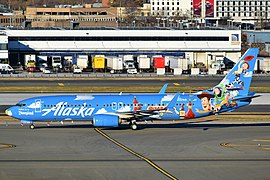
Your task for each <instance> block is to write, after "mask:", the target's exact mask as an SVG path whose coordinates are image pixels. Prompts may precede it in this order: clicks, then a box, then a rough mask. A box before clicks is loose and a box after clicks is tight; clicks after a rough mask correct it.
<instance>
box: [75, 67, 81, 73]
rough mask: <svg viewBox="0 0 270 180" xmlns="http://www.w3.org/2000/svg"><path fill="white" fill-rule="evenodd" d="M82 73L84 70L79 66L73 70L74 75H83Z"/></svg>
mask: <svg viewBox="0 0 270 180" xmlns="http://www.w3.org/2000/svg"><path fill="white" fill-rule="evenodd" d="M81 73H82V70H81V69H80V68H79V67H78V66H76V67H74V68H73V74H81Z"/></svg>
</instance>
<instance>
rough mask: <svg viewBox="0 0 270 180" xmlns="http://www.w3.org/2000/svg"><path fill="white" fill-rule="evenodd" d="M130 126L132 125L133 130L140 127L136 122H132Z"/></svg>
mask: <svg viewBox="0 0 270 180" xmlns="http://www.w3.org/2000/svg"><path fill="white" fill-rule="evenodd" d="M130 127H131V129H132V130H137V129H138V126H137V124H136V123H133V124H131V126H130Z"/></svg>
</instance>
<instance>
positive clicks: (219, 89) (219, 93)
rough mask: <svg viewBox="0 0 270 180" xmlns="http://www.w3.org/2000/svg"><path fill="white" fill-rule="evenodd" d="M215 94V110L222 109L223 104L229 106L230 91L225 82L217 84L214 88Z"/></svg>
mask: <svg viewBox="0 0 270 180" xmlns="http://www.w3.org/2000/svg"><path fill="white" fill-rule="evenodd" d="M213 91H214V94H215V101H214V105H215V111H216V112H218V111H220V109H221V107H222V106H223V105H226V106H229V98H230V96H229V93H228V91H227V90H226V88H225V86H224V84H221V85H220V86H216V87H214V88H213Z"/></svg>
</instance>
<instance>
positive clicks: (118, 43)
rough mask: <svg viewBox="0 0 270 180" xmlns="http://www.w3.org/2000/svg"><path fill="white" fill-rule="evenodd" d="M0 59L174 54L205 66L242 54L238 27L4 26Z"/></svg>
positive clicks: (20, 60)
mask: <svg viewBox="0 0 270 180" xmlns="http://www.w3.org/2000/svg"><path fill="white" fill-rule="evenodd" d="M0 37H1V46H0V47H1V51H0V52H1V54H0V55H1V56H0V59H1V60H2V62H4V61H5V62H7V63H9V64H11V65H13V66H14V65H15V66H16V65H17V64H24V61H25V56H26V55H29V54H31V55H35V56H39V55H42V56H47V57H48V58H50V57H51V56H61V57H62V58H63V57H64V56H72V58H73V59H76V58H77V56H79V55H87V56H89V57H91V56H92V57H93V56H94V55H104V56H119V55H125V54H129V55H134V56H139V55H146V56H151V57H152V56H156V55H159V56H163V57H167V56H174V57H179V56H181V58H184V59H186V60H187V61H188V62H189V64H190V65H191V66H192V67H194V66H196V65H197V64H203V65H204V66H205V67H206V68H208V67H211V65H212V64H217V63H220V60H223V57H225V56H226V57H227V58H229V59H232V60H236V59H238V58H239V57H240V56H241V31H239V30H237V31H235V30H155V29H152V30H150V29H149V30H139V29H136V30H119V29H116V30H3V31H2V34H1V36H0Z"/></svg>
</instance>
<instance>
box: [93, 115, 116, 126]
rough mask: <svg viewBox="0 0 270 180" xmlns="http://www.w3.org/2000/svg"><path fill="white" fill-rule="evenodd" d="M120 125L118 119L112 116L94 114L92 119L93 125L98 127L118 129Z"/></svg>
mask: <svg viewBox="0 0 270 180" xmlns="http://www.w3.org/2000/svg"><path fill="white" fill-rule="evenodd" d="M120 123H121V121H120V119H119V117H118V116H117V115H112V114H96V115H94V118H93V125H94V126H99V127H105V126H106V127H118V125H119V124H120Z"/></svg>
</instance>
